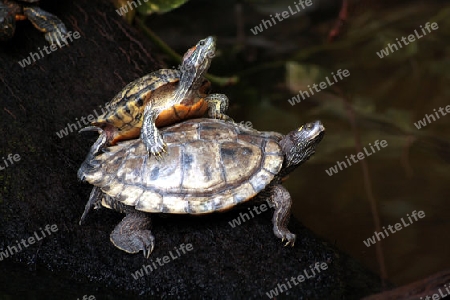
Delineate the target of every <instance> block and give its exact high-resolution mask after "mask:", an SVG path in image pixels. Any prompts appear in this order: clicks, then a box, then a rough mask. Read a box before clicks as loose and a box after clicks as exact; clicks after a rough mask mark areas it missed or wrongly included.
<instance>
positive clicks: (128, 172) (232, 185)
mask: <svg viewBox="0 0 450 300" xmlns="http://www.w3.org/2000/svg"><path fill="white" fill-rule="evenodd" d="M161 132H162V134H163V136H164V140H165V141H166V142H167V145H168V153H167V154H166V155H165V157H164V158H163V160H157V159H155V157H153V156H149V154H148V152H147V151H146V148H145V146H144V144H143V143H142V142H141V141H140V140H139V139H136V140H130V141H125V142H121V143H118V144H117V145H116V146H112V147H109V148H107V151H106V152H105V153H102V154H100V155H98V156H96V157H95V158H94V159H92V160H91V161H87V162H85V163H86V164H88V167H87V168H85V170H86V171H85V174H83V176H84V177H85V179H86V180H87V181H88V182H89V183H92V184H94V185H96V186H98V187H100V188H101V189H102V191H103V192H105V193H106V194H108V195H109V196H111V197H113V198H115V199H116V200H118V201H121V202H123V203H124V204H126V205H131V206H135V208H136V209H137V210H141V211H145V212H153V213H159V212H163V213H181V214H182V213H188V214H202V213H209V212H213V211H220V210H225V209H229V208H231V207H233V206H234V205H236V204H238V203H240V202H243V201H246V200H249V199H251V198H252V197H253V196H255V195H256V194H258V193H259V192H260V191H261V190H263V189H264V188H265V187H266V186H267V185H268V184H269V183H270V182H271V181H272V179H273V178H274V177H275V176H276V175H277V174H278V172H279V171H280V169H281V166H282V164H283V159H284V157H283V154H282V152H281V148H280V146H279V144H278V142H279V141H280V139H281V137H282V135H281V134H279V133H275V132H258V131H256V130H253V129H248V128H245V127H243V126H241V125H239V124H236V123H233V122H224V121H221V120H215V119H194V120H189V121H185V122H183V123H179V124H176V125H174V126H171V127H168V128H165V129H163V130H162V131H161Z"/></svg>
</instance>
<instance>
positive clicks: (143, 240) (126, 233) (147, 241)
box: [110, 211, 155, 258]
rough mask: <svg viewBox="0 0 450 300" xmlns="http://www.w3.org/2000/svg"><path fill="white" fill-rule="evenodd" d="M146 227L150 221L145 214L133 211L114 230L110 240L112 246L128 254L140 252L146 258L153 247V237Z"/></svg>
mask: <svg viewBox="0 0 450 300" xmlns="http://www.w3.org/2000/svg"><path fill="white" fill-rule="evenodd" d="M148 225H150V219H149V218H148V216H146V215H145V213H142V212H137V211H133V212H131V213H129V214H127V215H126V216H125V218H124V219H123V220H122V222H120V223H119V224H118V225H117V226H116V228H114V230H113V232H111V235H110V240H111V242H112V243H113V245H114V246H116V247H117V248H119V249H121V250H123V251H125V252H128V253H138V252H139V251H141V250H142V251H143V252H144V256H145V257H146V258H148V257H149V256H150V254H151V253H152V251H153V249H154V247H155V237H154V236H153V234H152V232H151V231H150V230H148V229H146V228H147V226H148Z"/></svg>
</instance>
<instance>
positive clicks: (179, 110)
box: [86, 37, 229, 155]
mask: <svg viewBox="0 0 450 300" xmlns="http://www.w3.org/2000/svg"><path fill="white" fill-rule="evenodd" d="M215 44H216V43H215V39H214V38H213V37H207V38H206V39H203V40H201V41H199V42H198V43H197V44H196V45H195V46H194V47H192V48H191V49H189V50H188V51H187V52H186V54H185V55H184V57H183V61H182V64H181V66H180V68H179V69H161V70H158V71H155V72H153V73H150V74H148V75H145V76H144V77H142V78H139V79H137V80H135V81H133V82H131V83H129V84H128V85H127V86H125V88H123V90H122V91H121V92H119V93H118V94H117V95H116V96H115V97H114V98H113V99H112V100H111V102H110V103H109V105H108V106H110V107H112V108H113V109H112V110H110V111H108V112H106V113H105V114H103V115H101V116H99V117H98V118H97V120H95V121H94V122H92V125H94V126H97V127H100V128H102V129H103V130H104V131H105V133H106V135H107V139H106V141H105V142H104V143H102V144H99V145H97V146H98V148H99V149H100V148H102V147H103V146H105V144H108V145H115V144H116V143H117V142H118V141H120V140H126V139H131V138H135V137H138V136H139V134H140V135H141V139H142V141H143V142H144V144H145V146H146V147H147V150H148V151H149V152H150V153H151V154H152V155H159V154H160V153H161V152H162V151H163V150H164V147H165V144H164V140H163V138H162V137H161V134H160V133H159V131H158V129H157V127H162V126H166V125H170V124H174V123H176V122H179V121H181V120H185V119H189V118H195V117H202V116H203V115H204V114H205V112H206V111H207V110H208V115H209V116H210V117H212V118H216V119H224V120H228V119H229V117H228V116H227V115H225V111H226V110H227V109H228V98H227V97H226V96H225V95H223V94H210V95H208V93H209V89H210V82H209V81H208V80H206V79H205V78H204V77H203V75H204V74H205V73H206V71H207V70H208V68H209V66H210V64H211V59H212V58H213V57H214V53H215V49H216V46H215ZM86 130H97V129H96V128H92V127H87V128H86Z"/></svg>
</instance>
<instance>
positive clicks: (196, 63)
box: [180, 36, 216, 90]
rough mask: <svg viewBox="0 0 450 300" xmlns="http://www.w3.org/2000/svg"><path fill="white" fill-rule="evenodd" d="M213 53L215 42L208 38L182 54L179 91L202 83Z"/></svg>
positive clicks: (213, 39) (214, 51)
mask: <svg viewBox="0 0 450 300" xmlns="http://www.w3.org/2000/svg"><path fill="white" fill-rule="evenodd" d="M215 53H216V40H215V38H214V37H212V36H209V37H207V38H206V39H203V40H200V41H199V42H198V43H197V45H195V46H194V47H192V48H191V49H189V50H188V51H187V52H186V53H185V54H184V56H183V61H182V63H181V66H180V71H181V78H180V90H189V89H191V87H192V86H194V87H195V85H196V84H201V83H202V76H203V75H204V74H205V73H206V72H207V71H208V69H209V66H210V65H211V60H212V58H213V57H214V55H215Z"/></svg>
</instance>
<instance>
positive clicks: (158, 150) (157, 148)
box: [142, 133, 167, 159]
mask: <svg viewBox="0 0 450 300" xmlns="http://www.w3.org/2000/svg"><path fill="white" fill-rule="evenodd" d="M142 141H143V142H144V144H145V147H146V148H147V151H148V152H149V153H150V154H151V155H152V156H155V157H156V159H161V158H162V156H163V155H164V153H166V149H167V145H166V143H164V140H163V138H162V136H161V135H160V134H159V133H158V134H157V135H156V136H155V138H154V139H153V140H149V139H146V138H142Z"/></svg>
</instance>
